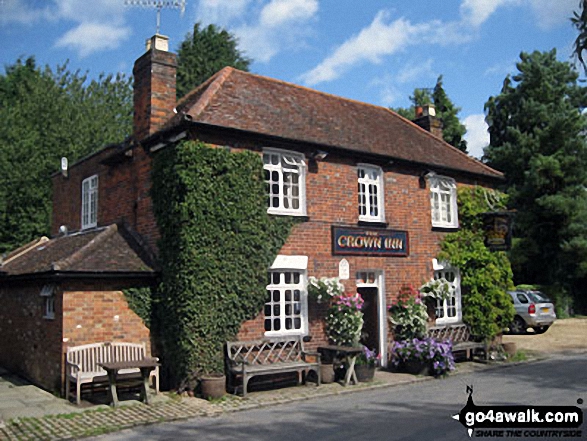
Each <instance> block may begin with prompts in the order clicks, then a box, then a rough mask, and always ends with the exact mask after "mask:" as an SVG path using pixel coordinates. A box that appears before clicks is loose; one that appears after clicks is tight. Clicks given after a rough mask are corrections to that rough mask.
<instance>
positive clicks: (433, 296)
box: [418, 277, 452, 324]
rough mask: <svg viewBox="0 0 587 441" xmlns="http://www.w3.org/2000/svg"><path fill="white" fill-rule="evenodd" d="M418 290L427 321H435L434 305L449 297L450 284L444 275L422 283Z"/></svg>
mask: <svg viewBox="0 0 587 441" xmlns="http://www.w3.org/2000/svg"><path fill="white" fill-rule="evenodd" d="M418 291H419V292H420V296H421V297H422V299H423V301H424V304H425V305H426V308H427V313H428V317H429V321H430V322H432V324H434V322H435V321H436V305H437V304H438V303H439V301H440V302H442V301H444V300H446V299H448V298H449V297H450V294H451V292H452V286H451V284H450V283H449V282H448V280H446V279H445V278H444V277H441V278H440V279H433V280H430V281H428V282H426V283H425V284H423V285H422V286H421V287H420V288H419V289H418Z"/></svg>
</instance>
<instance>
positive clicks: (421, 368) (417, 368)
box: [404, 360, 430, 375]
mask: <svg viewBox="0 0 587 441" xmlns="http://www.w3.org/2000/svg"><path fill="white" fill-rule="evenodd" d="M404 370H405V371H406V372H407V373H408V374H412V375H430V363H428V362H426V361H420V360H406V361H405V362H404Z"/></svg>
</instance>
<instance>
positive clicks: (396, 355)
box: [391, 337, 455, 377]
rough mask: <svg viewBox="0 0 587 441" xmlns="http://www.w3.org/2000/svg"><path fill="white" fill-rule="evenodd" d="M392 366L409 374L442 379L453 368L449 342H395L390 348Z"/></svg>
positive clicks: (425, 340)
mask: <svg viewBox="0 0 587 441" xmlns="http://www.w3.org/2000/svg"><path fill="white" fill-rule="evenodd" d="M391 352H392V354H391V356H392V361H391V362H392V365H393V366H395V367H403V369H404V370H406V371H407V372H408V373H410V374H415V375H434V376H435V377H442V376H445V375H446V374H448V372H450V371H452V370H453V369H454V368H455V363H454V356H453V353H452V344H451V342H450V341H448V340H447V341H437V340H435V339H433V338H429V337H424V338H413V339H411V340H403V341H395V342H394V343H393V347H392V351H391Z"/></svg>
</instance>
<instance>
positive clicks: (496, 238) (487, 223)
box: [483, 211, 512, 251]
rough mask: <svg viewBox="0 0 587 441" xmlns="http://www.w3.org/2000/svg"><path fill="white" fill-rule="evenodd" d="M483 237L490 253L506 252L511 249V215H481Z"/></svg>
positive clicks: (495, 213)
mask: <svg viewBox="0 0 587 441" xmlns="http://www.w3.org/2000/svg"><path fill="white" fill-rule="evenodd" d="M483 235H484V238H485V246H486V247H487V248H489V249H490V250H491V251H508V250H509V249H510V248H511V247H512V213H510V212H507V211H499V212H494V213H483Z"/></svg>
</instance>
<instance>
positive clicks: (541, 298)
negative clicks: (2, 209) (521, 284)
mask: <svg viewBox="0 0 587 441" xmlns="http://www.w3.org/2000/svg"><path fill="white" fill-rule="evenodd" d="M527 295H528V297H530V298H531V299H532V301H533V302H536V303H547V302H550V299H549V298H548V297H546V296H545V295H544V294H542V293H541V292H539V291H532V292H528V293H527Z"/></svg>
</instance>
